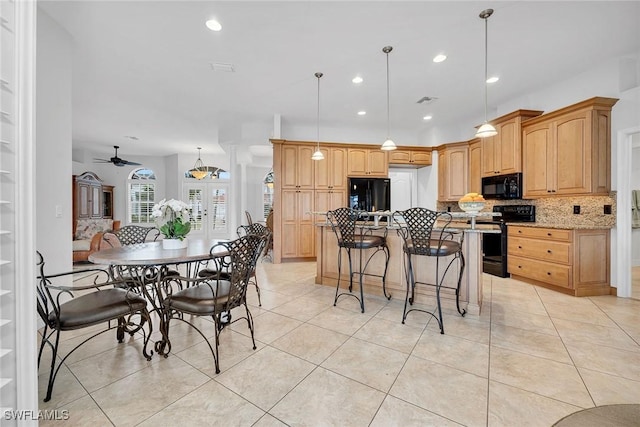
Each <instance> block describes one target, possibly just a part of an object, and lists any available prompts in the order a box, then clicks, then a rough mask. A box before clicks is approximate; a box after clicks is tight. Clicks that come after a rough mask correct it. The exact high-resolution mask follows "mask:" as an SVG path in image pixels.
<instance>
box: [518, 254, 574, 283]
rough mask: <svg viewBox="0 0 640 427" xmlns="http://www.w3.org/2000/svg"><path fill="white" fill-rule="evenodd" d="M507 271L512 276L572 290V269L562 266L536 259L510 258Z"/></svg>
mask: <svg viewBox="0 0 640 427" xmlns="http://www.w3.org/2000/svg"><path fill="white" fill-rule="evenodd" d="M507 259H508V261H507V270H508V271H509V273H511V274H515V275H517V276H522V277H526V278H529V279H533V280H538V281H540V282H544V283H548V284H550V285H555V286H562V287H563V288H569V289H571V288H572V287H573V286H572V280H571V267H569V266H564V265H560V264H551V263H548V262H544V261H537V260H534V259H527V258H521V257H518V256H509V257H508V258H507Z"/></svg>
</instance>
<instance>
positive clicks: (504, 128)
mask: <svg viewBox="0 0 640 427" xmlns="http://www.w3.org/2000/svg"><path fill="white" fill-rule="evenodd" d="M542 113H543V112H542V111H537V110H517V111H514V112H512V113H509V114H507V115H504V116H502V117H498V118H497V119H495V120H492V121H491V124H492V125H494V126H495V128H496V130H497V131H498V134H497V135H495V136H492V137H489V138H482V139H481V144H482V163H481V167H482V176H483V177H484V176H493V175H503V174H507V173H516V172H522V122H523V121H525V120H528V119H530V118H532V117H537V116H539V115H540V114H542Z"/></svg>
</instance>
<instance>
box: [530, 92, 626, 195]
mask: <svg viewBox="0 0 640 427" xmlns="http://www.w3.org/2000/svg"><path fill="white" fill-rule="evenodd" d="M616 102H617V99H614V98H600V97H596V98H591V99H588V100H586V101H583V102H580V103H578V104H574V105H571V106H569V107H566V108H563V109H561V110H557V111H554V112H551V113H548V114H544V115H542V116H539V117H536V118H533V119H530V120H528V121H526V122H525V123H524V124H523V126H522V145H523V155H524V162H523V181H524V185H523V197H524V198H537V197H546V196H556V195H585V194H603V195H605V194H608V193H609V191H610V190H611V108H612V107H613V105H615V103H616Z"/></svg>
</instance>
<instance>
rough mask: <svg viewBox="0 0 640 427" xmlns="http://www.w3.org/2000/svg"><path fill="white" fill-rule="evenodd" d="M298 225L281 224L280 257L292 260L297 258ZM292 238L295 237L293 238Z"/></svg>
mask: <svg viewBox="0 0 640 427" xmlns="http://www.w3.org/2000/svg"><path fill="white" fill-rule="evenodd" d="M297 233H298V225H297V224H295V223H287V224H282V236H283V238H282V239H281V242H280V248H281V252H282V257H285V258H292V257H296V256H298V239H297ZM293 236H296V237H295V238H294V237H293Z"/></svg>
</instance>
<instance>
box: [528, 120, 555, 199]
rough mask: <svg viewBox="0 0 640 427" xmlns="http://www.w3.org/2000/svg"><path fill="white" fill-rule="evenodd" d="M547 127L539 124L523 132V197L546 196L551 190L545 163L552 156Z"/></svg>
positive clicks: (546, 163)
mask: <svg viewBox="0 0 640 427" xmlns="http://www.w3.org/2000/svg"><path fill="white" fill-rule="evenodd" d="M549 138H550V135H549V127H548V126H546V125H545V126H541V127H536V128H532V129H530V130H527V132H526V133H525V134H524V142H523V148H524V150H523V151H524V153H523V156H524V159H525V161H524V168H523V169H524V170H523V172H524V173H523V181H524V185H523V188H524V189H523V193H524V197H525V198H527V197H535V196H547V195H548V194H549V191H550V190H551V188H550V185H549V181H550V177H549V171H548V169H547V165H548V163H549V161H550V159H552V158H553V156H552V155H551V153H550V152H549V151H550V150H551V143H550V141H549Z"/></svg>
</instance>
